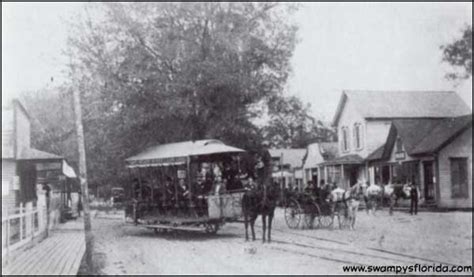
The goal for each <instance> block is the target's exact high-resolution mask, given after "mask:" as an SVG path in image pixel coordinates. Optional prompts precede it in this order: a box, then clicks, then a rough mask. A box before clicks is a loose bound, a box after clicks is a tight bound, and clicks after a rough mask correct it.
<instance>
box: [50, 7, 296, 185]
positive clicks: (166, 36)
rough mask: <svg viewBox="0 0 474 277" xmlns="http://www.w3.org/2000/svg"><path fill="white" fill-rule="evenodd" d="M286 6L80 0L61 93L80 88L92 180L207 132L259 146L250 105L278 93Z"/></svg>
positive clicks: (287, 30) (286, 62)
mask: <svg viewBox="0 0 474 277" xmlns="http://www.w3.org/2000/svg"><path fill="white" fill-rule="evenodd" d="M292 8H293V6H292V5H288V4H278V3H107V4H104V3H101V4H87V5H86V13H85V16H82V17H79V18H77V19H75V20H74V21H73V22H72V23H71V32H70V35H69V41H68V48H67V49H66V54H67V55H68V56H69V57H70V63H69V79H70V82H69V84H68V85H67V86H66V87H65V88H64V89H63V93H62V94H61V95H66V96H64V97H70V91H71V90H79V91H80V92H81V95H82V102H83V109H84V112H83V114H84V121H85V122H84V128H85V139H86V152H87V158H88V172H89V173H90V174H89V176H90V179H92V180H91V182H92V183H94V182H96V183H118V182H120V181H123V180H126V178H123V177H124V174H123V172H124V167H123V160H124V159H125V158H126V157H127V156H129V155H132V154H135V153H137V152H138V151H141V150H143V149H144V148H145V147H147V146H150V145H155V144H158V143H165V142H172V141H180V140H190V139H203V138H211V137H212V138H217V139H222V140H223V141H225V142H228V143H231V144H234V145H236V146H240V147H244V148H246V149H255V148H257V147H258V145H259V142H260V141H261V140H262V136H261V132H260V131H259V129H258V128H257V127H255V126H254V124H252V119H253V118H254V117H255V116H258V114H255V113H253V112H252V111H251V109H250V108H251V107H252V106H253V105H254V104H255V103H258V102H261V101H264V102H265V101H267V100H268V99H270V98H272V97H275V96H278V95H281V94H282V92H283V87H284V85H285V83H286V80H287V78H288V75H289V73H290V70H291V68H290V58H291V56H292V53H293V50H294V46H295V41H296V39H295V36H296V29H297V28H296V27H295V26H294V25H293V24H291V23H289V22H288V20H287V19H288V14H289V13H291V11H292ZM68 101H69V102H68ZM51 103H52V102H51ZM65 103H70V99H69V98H68V100H67V101H66V102H65ZM50 105H51V104H50ZM53 116H54V115H53ZM71 126H72V125H71ZM57 130H60V129H57ZM68 132H69V129H68V128H64V129H62V130H61V132H60V134H58V135H57V136H58V137H61V136H67V134H68ZM72 134H74V133H72ZM72 149H74V148H72Z"/></svg>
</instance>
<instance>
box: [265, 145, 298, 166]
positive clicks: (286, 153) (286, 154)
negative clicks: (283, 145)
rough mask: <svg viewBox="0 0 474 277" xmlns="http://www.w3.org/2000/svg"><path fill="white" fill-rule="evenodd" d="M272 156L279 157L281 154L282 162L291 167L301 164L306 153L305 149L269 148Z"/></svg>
mask: <svg viewBox="0 0 474 277" xmlns="http://www.w3.org/2000/svg"><path fill="white" fill-rule="evenodd" d="M268 152H270V156H271V157H272V158H280V157H282V156H283V161H282V163H283V164H289V165H290V166H291V167H292V168H299V167H302V166H303V159H304V156H305V155H306V149H302V148H298V149H269V150H268Z"/></svg>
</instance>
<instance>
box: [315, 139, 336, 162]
mask: <svg viewBox="0 0 474 277" xmlns="http://www.w3.org/2000/svg"><path fill="white" fill-rule="evenodd" d="M319 148H320V151H321V155H323V158H324V160H331V159H334V158H336V157H337V156H338V155H339V147H338V145H337V142H321V143H319Z"/></svg>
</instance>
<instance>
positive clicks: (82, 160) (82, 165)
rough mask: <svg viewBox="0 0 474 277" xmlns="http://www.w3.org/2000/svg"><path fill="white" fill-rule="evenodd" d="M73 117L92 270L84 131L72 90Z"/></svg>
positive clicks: (88, 260)
mask: <svg viewBox="0 0 474 277" xmlns="http://www.w3.org/2000/svg"><path fill="white" fill-rule="evenodd" d="M73 100H74V115H75V125H76V135H77V147H78V152H79V180H80V183H81V190H82V207H83V212H84V233H85V240H86V250H85V256H86V263H87V267H88V269H89V270H92V268H93V263H92V248H93V239H94V237H93V234H92V231H91V218H90V210H89V186H88V184H87V167H86V149H85V143H84V130H83V126H82V110H81V99H80V94H79V90H78V89H77V88H76V89H73Z"/></svg>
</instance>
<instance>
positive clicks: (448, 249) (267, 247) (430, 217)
mask: <svg viewBox="0 0 474 277" xmlns="http://www.w3.org/2000/svg"><path fill="white" fill-rule="evenodd" d="M357 220H358V221H357V224H356V230H353V231H351V230H338V229H337V228H336V229H334V230H326V229H318V230H295V229H289V228H288V227H287V226H286V224H285V221H284V216H283V211H282V210H281V209H278V210H277V214H276V218H275V220H274V230H273V242H272V243H271V244H267V243H266V244H262V242H261V228H259V227H260V226H259V227H258V228H256V232H257V238H258V240H257V241H252V242H245V241H244V228H243V224H242V223H231V224H226V225H225V226H224V227H223V228H222V229H221V230H219V232H218V234H217V235H208V234H204V233H196V232H194V233H193V232H177V233H160V234H155V233H154V232H153V231H152V230H148V229H144V228H140V227H136V226H133V225H129V224H126V223H124V222H123V220H120V217H115V218H113V216H110V215H109V216H107V215H105V214H103V213H100V214H98V216H97V217H96V218H95V219H94V220H93V231H94V235H95V254H94V255H95V261H96V262H97V265H98V268H99V270H98V271H99V273H102V274H342V273H344V271H343V269H342V266H343V265H402V266H407V265H413V264H415V263H419V264H426V265H433V264H438V263H443V264H452V265H472V262H471V260H472V228H471V226H472V225H471V224H472V218H471V213H470V212H449V213H431V212H422V213H419V214H418V215H417V216H410V215H409V214H407V213H405V212H395V214H394V215H393V216H388V213H387V212H386V211H379V212H377V214H376V215H375V216H374V215H367V214H366V213H365V211H360V212H359V214H358V218H357ZM257 223H260V219H258V220H257ZM259 225H260V224H259ZM336 227H337V225H336ZM252 252H254V253H252ZM352 274H354V273H352ZM431 274H432V273H431Z"/></svg>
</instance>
